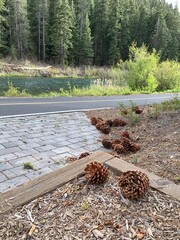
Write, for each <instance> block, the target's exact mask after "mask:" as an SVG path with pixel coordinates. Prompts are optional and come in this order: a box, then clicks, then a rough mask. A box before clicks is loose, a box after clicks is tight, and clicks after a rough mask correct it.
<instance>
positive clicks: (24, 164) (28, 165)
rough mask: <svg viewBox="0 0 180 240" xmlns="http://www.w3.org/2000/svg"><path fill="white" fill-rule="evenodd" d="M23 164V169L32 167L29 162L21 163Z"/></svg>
mask: <svg viewBox="0 0 180 240" xmlns="http://www.w3.org/2000/svg"><path fill="white" fill-rule="evenodd" d="M23 166H24V168H25V169H34V166H33V164H32V163H31V162H25V163H23Z"/></svg>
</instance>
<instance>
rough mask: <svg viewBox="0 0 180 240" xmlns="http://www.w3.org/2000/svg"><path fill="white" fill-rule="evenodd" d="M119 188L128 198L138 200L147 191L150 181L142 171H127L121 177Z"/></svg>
mask: <svg viewBox="0 0 180 240" xmlns="http://www.w3.org/2000/svg"><path fill="white" fill-rule="evenodd" d="M119 186H120V189H121V192H122V194H123V195H124V196H125V197H126V198H133V199H137V198H139V197H142V196H143V195H144V193H145V192H146V191H147V189H148V187H149V179H148V177H147V175H146V174H145V173H143V172H141V171H137V170H136V171H127V172H124V173H123V174H122V175H121V176H120V177H119Z"/></svg>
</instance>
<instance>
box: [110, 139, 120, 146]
mask: <svg viewBox="0 0 180 240" xmlns="http://www.w3.org/2000/svg"><path fill="white" fill-rule="evenodd" d="M111 143H112V148H114V147H115V145H116V144H121V143H122V141H121V139H114V140H112V142H111Z"/></svg>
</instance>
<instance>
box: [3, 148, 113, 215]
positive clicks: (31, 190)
mask: <svg viewBox="0 0 180 240" xmlns="http://www.w3.org/2000/svg"><path fill="white" fill-rule="evenodd" d="M111 158H113V156H112V155H110V154H107V153H104V152H96V153H93V154H91V155H89V156H87V157H85V158H82V159H80V160H77V161H75V162H73V163H71V164H69V165H67V166H65V167H63V168H61V169H59V170H56V171H53V172H51V173H48V174H45V175H43V176H41V177H39V178H37V179H33V180H31V181H29V182H27V183H25V184H23V185H21V186H19V187H16V188H14V189H12V190H9V191H8V192H5V193H1V194H0V217H2V215H3V214H5V213H7V212H8V211H10V210H12V209H13V208H15V207H17V206H20V205H23V204H26V203H28V202H30V201H32V200H33V199H35V198H37V197H39V196H42V195H43V194H45V193H47V192H50V191H53V190H55V189H56V188H57V187H60V186H62V185H64V184H66V183H67V182H69V181H71V180H73V179H75V178H76V177H78V176H80V175H82V174H83V172H84V168H85V166H86V164H88V163H90V162H92V161H98V162H100V163H104V162H105V161H107V160H110V159H111Z"/></svg>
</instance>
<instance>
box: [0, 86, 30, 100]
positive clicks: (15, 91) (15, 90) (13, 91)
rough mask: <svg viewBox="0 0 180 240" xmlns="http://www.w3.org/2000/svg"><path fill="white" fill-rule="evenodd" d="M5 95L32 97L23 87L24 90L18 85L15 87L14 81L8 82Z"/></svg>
mask: <svg viewBox="0 0 180 240" xmlns="http://www.w3.org/2000/svg"><path fill="white" fill-rule="evenodd" d="M4 96H5V97H30V96H31V95H30V94H28V93H27V92H26V89H23V90H22V92H21V91H19V89H18V88H17V87H14V86H13V84H12V82H8V90H7V91H6V92H4Z"/></svg>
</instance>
